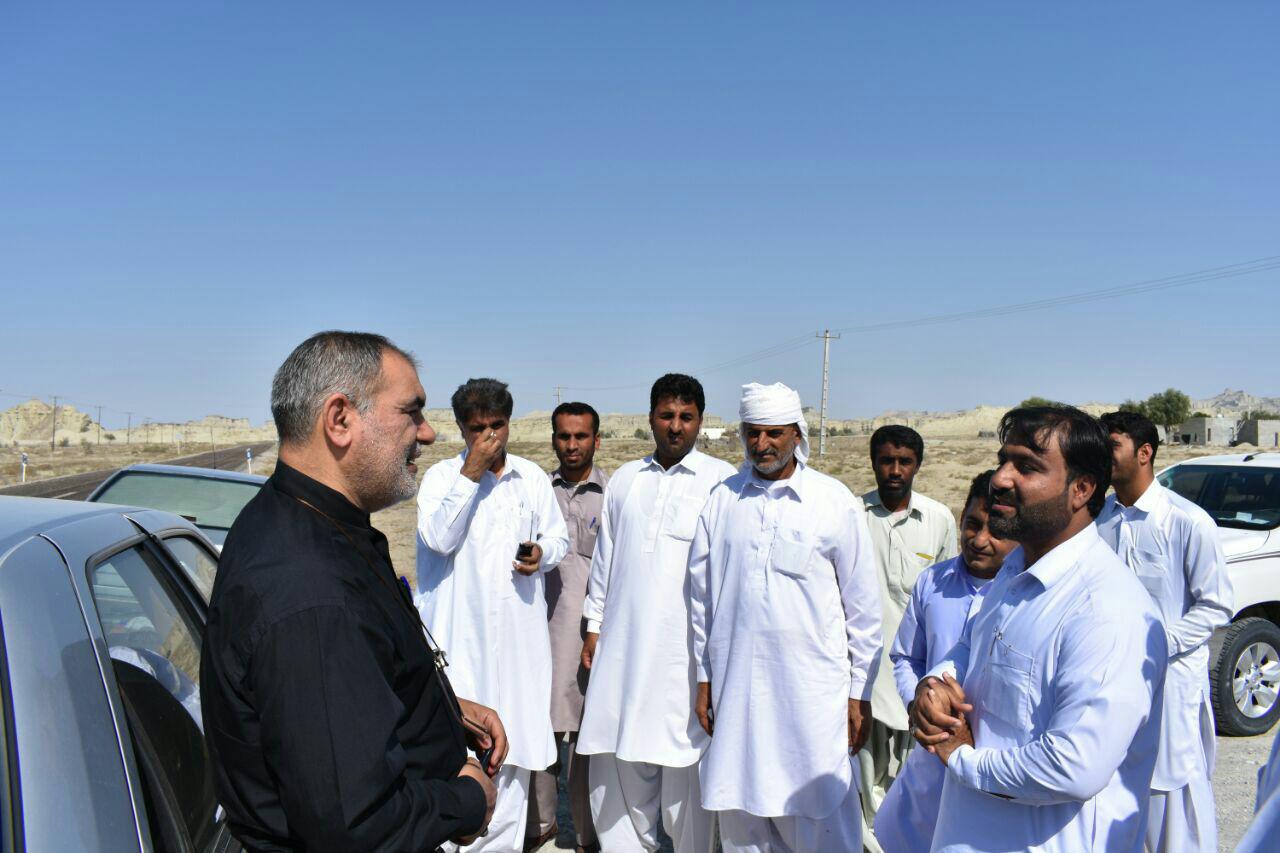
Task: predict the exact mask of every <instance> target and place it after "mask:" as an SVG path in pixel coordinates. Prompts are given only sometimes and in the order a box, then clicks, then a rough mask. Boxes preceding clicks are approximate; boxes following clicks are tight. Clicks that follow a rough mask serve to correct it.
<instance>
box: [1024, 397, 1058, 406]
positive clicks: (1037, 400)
mask: <svg viewBox="0 0 1280 853" xmlns="http://www.w3.org/2000/svg"><path fill="white" fill-rule="evenodd" d="M1061 405H1062V404H1061V403H1059V402H1058V401H1057V400H1050V399H1049V398H1048V397H1028V398H1027V399H1025V400H1023V401H1022V402H1021V403H1019V404H1018V408H1020V409H1027V408H1030V407H1032V406H1061Z"/></svg>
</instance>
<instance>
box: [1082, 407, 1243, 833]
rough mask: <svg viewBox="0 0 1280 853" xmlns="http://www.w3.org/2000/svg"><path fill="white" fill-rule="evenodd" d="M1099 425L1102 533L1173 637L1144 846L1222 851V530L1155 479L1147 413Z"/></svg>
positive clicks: (1226, 591)
mask: <svg viewBox="0 0 1280 853" xmlns="http://www.w3.org/2000/svg"><path fill="white" fill-rule="evenodd" d="M1102 425H1103V427H1104V428H1106V430H1107V431H1108V433H1109V435H1110V439H1111V447H1112V463H1111V464H1112V467H1111V484H1112V485H1113V486H1115V494H1113V495H1111V496H1110V497H1108V498H1107V503H1106V505H1105V506H1104V507H1103V508H1102V513H1101V514H1100V515H1099V516H1098V533H1099V535H1100V536H1102V538H1103V539H1104V540H1105V541H1106V543H1107V544H1108V545H1110V546H1111V547H1112V548H1113V549H1114V550H1115V552H1116V553H1117V554H1118V555H1119V556H1120V559H1121V560H1123V561H1124V562H1125V564H1126V565H1128V566H1129V568H1130V569H1132V570H1133V571H1134V573H1135V574H1136V575H1137V576H1138V580H1139V581H1141V582H1142V585H1143V586H1144V587H1146V590H1147V592H1148V593H1149V594H1150V596H1151V600H1152V601H1153V602H1155V605H1156V608H1157V609H1158V610H1159V612H1160V618H1161V620H1162V621H1163V622H1164V626H1165V635H1166V637H1167V638H1168V641H1169V670H1168V674H1167V675H1166V676H1165V685H1164V720H1163V723H1162V725H1161V729H1160V754H1159V757H1158V758H1157V760H1156V768H1155V774H1154V775H1153V777H1152V779H1151V811H1150V813H1149V815H1148V818H1147V849H1148V850H1153V851H1160V853H1173V852H1174V851H1202V850H1209V851H1212V850H1217V849H1218V833H1217V821H1216V818H1215V815H1214V802H1213V786H1212V784H1211V779H1212V777H1213V762H1214V755H1215V746H1216V740H1215V736H1214V728H1213V706H1212V704H1211V701H1210V696H1209V638H1210V637H1212V636H1213V632H1214V630H1215V629H1216V628H1219V627H1221V626H1223V625H1226V624H1227V623H1228V622H1230V621H1231V617H1232V615H1233V613H1234V608H1233V606H1232V594H1231V581H1230V579H1229V578H1228V577H1227V572H1226V560H1225V559H1224V557H1223V555H1222V546H1221V545H1220V544H1219V542H1218V528H1217V525H1215V524H1214V522H1213V519H1212V518H1210V517H1209V514H1208V513H1206V512H1205V511H1204V510H1203V509H1201V508H1200V507H1199V506H1197V505H1196V504H1194V503H1192V502H1191V501H1189V500H1187V499H1185V498H1183V497H1182V496H1181V495H1179V494H1177V493H1176V492H1173V491H1171V490H1169V489H1166V488H1165V487H1164V486H1162V485H1160V484H1159V483H1158V482H1156V478H1155V458H1156V451H1157V450H1158V449H1159V446H1160V437H1159V434H1158V433H1157V431H1156V428H1155V425H1154V424H1152V423H1151V421H1150V420H1148V419H1147V418H1146V417H1144V416H1143V415H1141V414H1138V413H1136V412H1109V413H1108V414H1105V415H1103V416H1102Z"/></svg>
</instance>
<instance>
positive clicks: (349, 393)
mask: <svg viewBox="0 0 1280 853" xmlns="http://www.w3.org/2000/svg"><path fill="white" fill-rule="evenodd" d="M385 352H393V353H396V354H398V355H401V356H403V357H404V358H405V360H406V361H408V362H409V363H410V364H412V365H413V366H414V367H417V366H418V361H417V359H415V358H414V357H413V355H412V354H410V353H408V352H405V351H404V350H402V349H400V348H399V347H398V346H396V345H395V344H393V343H391V341H389V340H387V339H386V338H385V337H383V336H382V335H375V334H372V333H370V332H339V331H328V332H317V333H316V334H314V335H312V336H311V337H309V338H307V339H306V340H305V341H303V342H302V343H300V344H298V346H297V348H296V349H294V351H293V352H291V353H289V357H288V358H286V359H285V360H284V364H282V365H280V369H279V370H277V371H276V375H275V378H274V379H273V380H271V416H272V417H273V418H274V419H275V422H276V432H277V433H278V434H279V436H280V443H281V444H285V443H288V442H302V441H306V440H307V439H308V438H309V437H310V436H311V431H312V430H313V429H314V428H315V424H316V418H318V417H319V416H320V407H321V406H322V405H323V404H324V400H325V398H326V397H328V396H329V395H330V394H341V395H343V396H344V397H346V398H347V399H348V400H350V401H351V404H352V405H353V406H355V407H356V411H358V412H360V413H361V414H365V413H367V412H368V411H369V409H370V407H371V406H372V405H373V397H374V394H375V393H376V391H377V388H378V383H379V381H380V380H381V377H382V355H383V353H385Z"/></svg>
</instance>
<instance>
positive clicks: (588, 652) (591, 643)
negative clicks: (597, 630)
mask: <svg viewBox="0 0 1280 853" xmlns="http://www.w3.org/2000/svg"><path fill="white" fill-rule="evenodd" d="M598 642H600V635H599V634H593V633H591V632H590V631H588V632H587V638H586V639H585V640H583V641H582V668H583V669H591V662H592V661H593V660H595V657H596V643H598Z"/></svg>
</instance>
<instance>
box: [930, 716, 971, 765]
mask: <svg viewBox="0 0 1280 853" xmlns="http://www.w3.org/2000/svg"><path fill="white" fill-rule="evenodd" d="M964 744H968V745H969V746H973V732H972V731H970V730H969V721H968V720H966V719H964V718H963V717H961V719H960V728H959V729H957V730H956V731H954V732H952V733H951V736H950V737H948V738H947V739H946V740H944V741H943V742H942V743H938V744H934V746H933V748H932V749H931V750H929V751H930V752H932V753H933V754H934V755H936V756H938V758H940V759H942V763H943V764H946V763H947V760H948V759H949V758H951V753H953V752H955V751H956V750H957V749H959V748H960V747H961V746H962V745H964Z"/></svg>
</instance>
